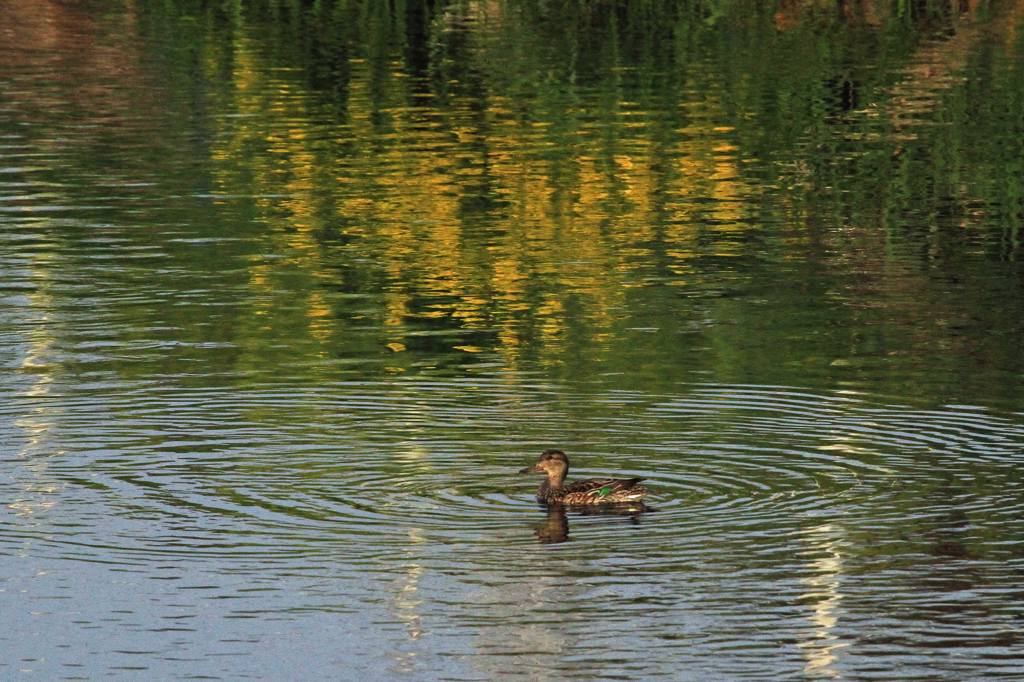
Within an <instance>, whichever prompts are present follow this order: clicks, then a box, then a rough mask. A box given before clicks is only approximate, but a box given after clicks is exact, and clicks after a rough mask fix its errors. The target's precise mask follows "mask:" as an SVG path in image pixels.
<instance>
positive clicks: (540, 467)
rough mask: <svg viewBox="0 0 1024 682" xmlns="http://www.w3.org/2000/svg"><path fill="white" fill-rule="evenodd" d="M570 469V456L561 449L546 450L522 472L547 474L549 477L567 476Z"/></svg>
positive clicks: (553, 478) (521, 471) (558, 478)
mask: <svg viewBox="0 0 1024 682" xmlns="http://www.w3.org/2000/svg"><path fill="white" fill-rule="evenodd" d="M568 471H569V458H568V457H566V456H565V453H564V452H562V451H561V450H545V451H544V452H543V453H542V454H541V456H540V459H538V460H537V463H536V464H534V465H533V466H532V467H526V468H525V469H520V471H519V473H521V474H547V475H548V478H549V479H552V480H560V479H564V478H565V474H566V473H568Z"/></svg>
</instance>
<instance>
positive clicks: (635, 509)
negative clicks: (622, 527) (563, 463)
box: [534, 502, 657, 545]
mask: <svg viewBox="0 0 1024 682" xmlns="http://www.w3.org/2000/svg"><path fill="white" fill-rule="evenodd" d="M541 509H545V510H546V511H547V518H546V519H544V521H543V522H542V523H538V524H536V525H535V526H534V534H535V535H536V536H537V540H539V541H540V542H541V543H542V544H545V545H552V544H557V543H560V542H565V541H567V540H568V539H569V516H570V515H572V516H616V517H627V518H628V519H629V521H630V523H632V524H638V523H640V517H641V516H642V515H643V514H649V513H651V512H655V511H657V510H656V509H654V508H653V507H649V506H647V505H646V504H644V503H643V502H626V503H620V504H600V505H552V506H550V507H549V506H546V505H541Z"/></svg>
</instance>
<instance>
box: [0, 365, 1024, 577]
mask: <svg viewBox="0 0 1024 682" xmlns="http://www.w3.org/2000/svg"><path fill="white" fill-rule="evenodd" d="M619 393H621V392H619ZM565 395H566V393H565V391H564V390H562V389H561V388H560V387H553V386H547V385H543V384H538V385H531V384H529V383H525V384H523V385H521V386H518V387H515V386H509V385H508V384H507V383H499V382H490V381H477V380H473V381H468V380H465V381H460V380H454V381H451V382H447V381H434V382H414V381H398V382H382V383H379V384H375V383H373V382H367V383H352V384H349V385H344V386H338V387H335V388H333V389H323V390H318V391H305V392H299V393H294V392H288V391H280V390H276V389H269V388H268V389H266V390H256V391H248V392H243V393H239V392H228V391H211V390H203V391H185V390H176V391H167V390H165V389H162V388H161V387H158V386H155V385H152V384H140V385H138V386H137V387H136V388H135V389H126V390H124V391H121V392H118V393H117V394H113V393H110V394H107V393H104V394H103V397H102V398H98V397H97V394H96V393H94V392H93V391H91V390H90V391H84V389H83V392H82V394H69V395H53V396H50V397H48V398H44V399H40V397H39V396H33V397H32V399H31V400H30V401H27V402H26V401H25V399H23V398H22V399H15V400H14V401H12V402H10V403H8V404H7V406H5V407H4V408H2V411H0V420H3V422H5V423H6V424H8V425H10V426H11V432H12V433H14V434H16V436H15V438H14V439H13V440H12V441H11V444H12V445H13V446H14V447H15V448H16V449H17V450H18V451H19V454H18V455H17V457H18V461H20V462H21V463H22V466H21V467H20V468H19V469H18V470H17V474H16V476H15V477H14V478H13V480H12V481H11V482H9V483H7V484H4V485H3V486H2V487H3V488H5V489H6V491H7V493H8V494H7V497H8V498H9V499H12V500H13V502H11V503H9V505H8V506H9V507H10V508H11V509H13V510H14V511H15V512H16V513H17V514H19V515H20V516H21V518H22V519H28V520H31V521H32V522H31V523H21V522H18V521H14V522H13V523H11V522H8V523H7V524H5V526H4V529H3V530H2V531H0V537H4V538H5V541H8V540H14V539H15V538H19V537H20V538H34V539H36V540H37V541H40V542H42V541H43V540H44V539H45V546H47V547H50V548H51V550H52V551H57V552H60V551H61V550H60V549H59V547H60V546H61V545H62V543H63V544H64V545H65V546H66V547H67V553H68V554H69V555H76V556H81V554H82V553H83V552H84V551H86V550H85V549H84V548H86V547H88V546H90V545H91V546H93V547H94V550H95V552H96V553H97V554H100V555H111V554H114V553H116V554H117V556H122V557H127V558H132V557H134V558H138V557H142V556H145V555H147V554H153V555H154V556H169V555H170V556H173V555H175V554H177V553H186V552H187V553H189V554H190V555H191V556H194V557H195V556H198V557H201V556H223V555H225V554H237V555H239V556H248V555H251V554H253V553H263V554H265V555H266V556H268V557H274V556H277V557H282V558H288V557H299V556H304V555H308V554H310V553H315V552H320V551H323V548H324V547H325V546H334V545H338V546H345V547H346V548H347V550H346V551H347V552H348V555H349V556H350V557H351V558H352V559H353V560H360V559H359V558H360V557H363V558H366V557H371V556H376V555H380V554H383V553H389V552H395V551H400V549H401V547H402V546H403V545H404V543H406V542H407V538H408V534H409V533H410V532H411V531H412V530H415V532H416V533H419V534H421V535H422V536H424V537H426V538H431V539H433V540H434V541H437V542H441V543H442V544H451V543H464V542H476V543H488V542H489V541H490V540H500V542H501V543H504V544H508V543H509V542H511V543H512V544H513V545H515V544H519V543H523V542H533V541H534V538H533V536H532V534H531V533H530V532H529V530H530V529H531V528H535V527H536V526H537V524H542V523H550V522H556V523H561V521H560V520H559V519H553V520H552V519H548V520H547V521H545V515H544V513H543V511H542V510H538V508H537V506H536V504H535V503H534V501H533V499H532V493H533V490H534V489H535V486H536V484H537V481H536V480H535V479H533V478H528V477H519V476H516V475H515V471H516V470H518V469H519V468H520V467H521V466H523V464H524V463H526V462H528V461H529V460H530V459H531V458H532V457H534V456H535V453H536V452H538V451H540V450H541V449H543V447H545V446H547V445H550V444H553V443H558V444H561V445H562V446H563V447H564V448H565V449H566V450H568V451H569V452H570V453H572V454H573V456H574V458H575V460H574V461H576V462H580V463H583V464H584V465H585V466H578V467H575V468H574V470H573V472H572V475H573V477H576V478H583V477H588V476H597V475H607V474H609V473H614V474H621V475H623V476H634V475H635V476H642V477H644V478H646V479H647V480H646V483H645V485H647V486H648V488H649V490H650V491H651V496H650V505H651V507H652V508H653V509H654V510H655V511H653V512H651V513H650V514H644V515H642V518H639V519H636V518H634V520H639V521H640V522H641V523H642V525H643V529H644V530H643V532H642V533H628V534H624V533H623V530H622V527H621V525H620V524H619V523H618V521H620V520H621V517H622V516H624V515H623V514H622V513H618V514H612V515H609V516H610V517H611V518H606V519H604V520H602V519H601V517H600V516H595V515H594V514H590V515H586V516H583V515H580V514H578V513H576V512H575V511H572V510H570V513H569V514H568V515H567V518H566V524H567V532H568V533H569V537H575V535H576V534H579V535H580V537H583V538H586V539H587V540H588V541H589V542H592V543H597V544H601V543H614V542H618V543H622V542H625V543H629V544H630V545H631V546H632V548H633V550H635V551H647V552H648V553H649V554H654V555H657V554H658V553H659V551H660V548H661V547H662V546H663V545H664V543H666V542H668V541H669V540H670V539H672V538H675V539H677V540H678V539H679V538H686V539H687V542H686V543H684V545H683V546H682V547H680V548H678V549H677V550H676V551H675V552H674V554H673V556H672V557H666V560H671V561H676V560H678V559H679V558H680V557H686V556H694V555H699V554H701V553H703V552H706V551H707V550H706V549H702V548H701V543H702V542H711V541H712V540H714V541H715V542H719V543H720V542H729V541H731V539H735V540H737V541H738V540H742V539H744V538H745V539H747V540H749V539H750V538H751V533H756V534H758V536H759V537H762V538H769V537H775V538H785V537H786V536H788V535H791V534H794V533H801V532H803V530H802V529H803V528H804V526H805V525H806V524H807V523H811V524H815V523H824V522H828V521H829V520H842V519H844V518H850V517H853V518H863V519H864V520H865V522H867V524H868V525H870V522H872V521H877V522H881V523H886V522H888V519H896V518H898V517H899V516H900V515H906V514H907V513H908V511H911V512H916V513H921V514H924V515H925V516H927V515H928V514H929V512H930V509H931V505H934V504H938V502H937V501H936V500H942V499H948V495H946V497H945V498H943V497H942V495H943V493H942V492H941V491H943V490H947V489H948V490H949V491H952V492H953V493H955V492H957V491H960V492H961V493H962V494H963V495H966V497H965V498H964V501H963V504H962V505H961V506H962V507H963V508H965V509H969V510H970V512H971V513H973V514H982V515H988V516H994V517H999V518H1008V517H1007V515H1009V514H1015V513H1019V511H1020V509H1021V506H1022V504H1021V501H1020V500H1019V499H1017V497H1016V496H1014V495H1012V494H1009V493H1006V492H1005V491H1008V490H1013V489H1014V488H1013V486H1014V485H1016V482H1017V481H1018V476H1017V474H1016V473H1015V472H1016V471H1017V469H1018V468H1019V465H1020V463H1021V461H1020V460H1021V457H1022V453H1024V427H1022V426H1021V425H1020V424H1018V423H1017V422H1016V421H1013V420H1011V419H1007V418H1004V417H1001V416H997V415H994V414H991V413H988V412H986V411H984V410H978V409H973V408H965V407H963V406H957V407H951V408H946V409H933V410H913V409H909V408H902V407H899V406H893V405H874V404H871V403H869V402H867V401H860V400H857V399H855V398H850V397H846V396H842V397H837V396H820V395H816V394H810V393H802V392H798V391H794V390H792V389H780V388H775V387H767V388H756V387H729V386H702V387H696V388H693V389H692V390H690V391H689V392H688V393H686V394H684V395H679V396H664V397H654V398H652V397H651V396H644V395H641V394H636V395H620V394H618V393H617V394H616V395H615V396H607V395H599V396H596V397H594V396H581V397H575V398H572V399H567V398H566V397H565ZM555 398H557V399H555ZM98 414H102V415H104V418H103V419H102V420H100V421H97V415H98ZM581 415H582V416H581ZM566 424H572V425H573V426H572V430H571V431H570V432H569V433H568V435H566V431H565V425H566ZM510 428H511V429H514V430H516V431H519V432H520V433H519V434H517V435H516V436H512V434H511V433H510ZM556 434H557V436H556ZM556 437H557V438H558V440H556ZM576 453H579V454H578V455H577V454H576ZM979 485H984V486H985V490H988V491H989V492H988V493H986V494H983V495H977V496H971V495H970V493H971V492H972V490H973V489H974V488H975V487H977V486H979ZM993 490H1002V491H1004V494H1003V495H1002V496H997V495H992V494H991V492H992V491H993ZM910 491H913V492H910ZM929 491H936V492H935V493H934V494H935V495H936V500H932V501H929V500H925V499H917V500H912V499H911V496H912V495H918V496H920V495H921V494H922V493H928V492H929ZM1004 498H1009V499H1004ZM908 500H909V501H908ZM997 501H998V502H997ZM908 505H910V506H911V507H912V508H911V509H910V510H908V508H907V507H908ZM61 508H65V509H67V510H69V511H70V510H72V509H73V510H75V518H76V521H77V523H78V526H77V527H76V529H75V532H74V534H70V533H66V532H65V531H63V530H61V529H60V528H59V527H55V526H54V525H53V523H52V522H53V521H54V520H55V519H56V518H57V516H56V515H55V510H58V509H61ZM111 512H113V517H114V518H116V519H119V520H118V521H117V522H116V524H115V527H114V529H113V530H111V528H110V518H111ZM625 516H629V515H628V514H626V515H625ZM633 516H634V517H635V515H633ZM616 517H618V518H616ZM48 519H49V520H50V522H47V520H48ZM549 530H550V529H549ZM556 530H557V529H556ZM538 532H540V531H538ZM111 538H113V539H115V540H116V542H113V543H112V542H111ZM781 542H782V540H781V539H780V540H778V541H773V543H774V545H778V544H779V543H781ZM770 544H772V543H770ZM774 545H773V546H774ZM499 559H500V557H497V556H496V557H495V559H494V560H499ZM656 564H657V562H656V561H655V562H654V565H656Z"/></svg>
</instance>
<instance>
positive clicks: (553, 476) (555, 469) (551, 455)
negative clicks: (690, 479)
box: [519, 450, 647, 505]
mask: <svg viewBox="0 0 1024 682" xmlns="http://www.w3.org/2000/svg"><path fill="white" fill-rule="evenodd" d="M519 473H521V474H547V478H546V479H544V482H543V483H541V484H540V490H538V491H537V501H538V502H543V503H544V504H548V505H553V504H568V505H573V504H613V503H616V502H636V501H638V500H640V499H642V498H643V496H644V495H645V494H647V491H646V490H644V487H643V486H642V485H637V484H638V483H639V482H640V481H642V480H643V479H642V478H588V479H586V480H585V481H574V482H572V483H569V484H568V485H566V483H565V477H566V475H567V474H568V473H569V458H568V457H566V456H565V453H564V452H562V451H561V450H545V451H544V453H543V454H541V456H540V459H538V460H537V463H536V464H534V465H533V466H532V467H526V468H525V469H522V470H521V471H520V472H519Z"/></svg>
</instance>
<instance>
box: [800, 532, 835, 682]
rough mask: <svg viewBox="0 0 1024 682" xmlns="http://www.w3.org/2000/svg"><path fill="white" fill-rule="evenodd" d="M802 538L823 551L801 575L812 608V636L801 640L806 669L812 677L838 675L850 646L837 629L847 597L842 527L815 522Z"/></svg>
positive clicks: (803, 599)
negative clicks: (840, 659) (843, 651)
mask: <svg viewBox="0 0 1024 682" xmlns="http://www.w3.org/2000/svg"><path fill="white" fill-rule="evenodd" d="M801 540H803V542H804V544H805V545H806V546H807V547H808V549H810V550H812V551H813V552H814V553H815V554H817V555H819V556H818V558H817V559H815V560H814V561H813V562H811V564H810V565H809V566H808V567H807V569H806V570H807V571H808V573H809V575H807V576H805V577H803V578H801V579H800V582H801V583H803V585H804V586H805V588H806V591H805V592H804V594H803V595H801V602H804V603H807V604H809V605H810V608H811V612H810V614H808V616H807V618H808V621H809V623H810V636H809V637H808V638H807V639H805V640H804V641H802V642H800V643H799V644H798V646H799V647H800V649H801V650H802V651H803V654H804V660H805V664H804V672H805V673H806V674H807V675H809V676H812V677H828V678H838V677H839V676H840V675H839V671H838V670H836V668H835V664H836V661H837V660H838V654H839V650H840V649H842V648H843V647H845V646H847V645H846V644H845V643H843V642H840V641H839V637H838V635H837V634H836V632H835V629H836V626H837V625H838V623H839V613H840V605H841V603H842V600H843V595H842V591H841V579H842V576H843V557H842V553H841V551H840V542H841V540H842V529H840V528H839V527H837V526H834V525H832V524H830V523H826V524H822V525H820V526H813V527H810V528H806V529H804V530H803V534H802V535H801Z"/></svg>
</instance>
